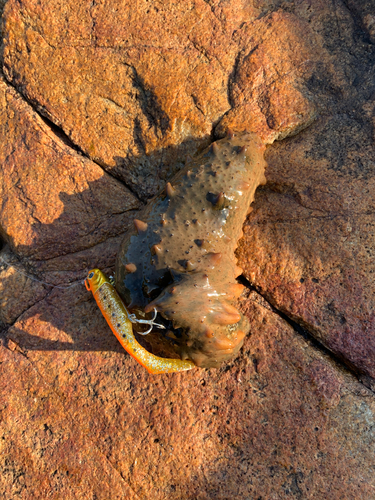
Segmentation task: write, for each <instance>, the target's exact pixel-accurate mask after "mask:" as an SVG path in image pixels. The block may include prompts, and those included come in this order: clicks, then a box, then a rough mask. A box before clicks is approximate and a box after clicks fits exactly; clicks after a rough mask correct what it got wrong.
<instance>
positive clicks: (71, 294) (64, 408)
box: [0, 0, 375, 500]
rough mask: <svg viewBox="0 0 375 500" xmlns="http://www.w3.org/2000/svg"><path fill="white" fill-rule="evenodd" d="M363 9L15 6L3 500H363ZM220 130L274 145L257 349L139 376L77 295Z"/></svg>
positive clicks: (368, 105) (366, 411) (7, 41)
mask: <svg viewBox="0 0 375 500" xmlns="http://www.w3.org/2000/svg"><path fill="white" fill-rule="evenodd" d="M3 4H4V2H1V1H0V6H2V5H3ZM0 8H1V7H0ZM373 12H374V4H373V1H366V0H364V1H363V2H355V1H354V0H347V1H345V2H340V1H335V2H333V1H330V0H328V1H327V2H320V1H319V0H312V1H311V0H309V1H308V0H306V1H305V0H302V1H300V2H282V1H279V0H270V1H268V0H267V1H262V0H261V1H256V2H255V1H254V2H253V1H250V2H241V1H240V0H238V1H237V0H228V1H227V2H220V3H219V2H216V1H212V2H211V1H210V2H207V1H206V2H205V1H201V0H195V1H191V2H182V3H181V2H180V3H176V2H163V3H162V4H160V3H159V4H157V3H155V2H154V1H144V2H143V1H140V2H138V3H137V4H134V3H132V4H130V3H126V2H121V1H115V0H108V1H106V2H102V3H97V2H96V3H92V2H78V3H77V2H75V3H69V1H65V2H62V1H60V0H53V1H51V2H45V1H43V0H41V1H39V2H34V1H32V0H17V1H16V0H9V1H8V3H7V4H6V6H5V14H4V16H5V24H4V26H3V28H2V32H3V35H4V42H3V49H4V52H3V62H4V65H3V67H4V72H5V75H6V78H7V80H8V83H5V82H1V84H0V96H1V97H0V102H1V106H0V160H1V168H0V200H1V203H0V227H1V241H0V247H1V248H0V250H1V256H2V257H3V258H5V259H6V260H7V262H9V263H10V264H11V266H10V267H9V266H8V265H7V264H4V263H0V265H1V267H0V306H1V313H0V339H1V348H0V394H1V398H0V448H1V453H0V469H1V472H0V492H1V494H2V495H3V496H4V498H6V499H7V500H8V499H11V500H13V499H19V498H22V499H30V500H31V499H35V498H41V495H42V496H43V498H47V497H48V498H52V499H56V500H60V499H61V498H66V499H67V500H70V499H72V500H73V499H74V500H77V499H84V500H86V499H87V498H96V499H98V500H102V499H103V500H108V498H111V499H116V498H118V499H120V498H137V499H139V498H142V499H143V498H152V499H155V500H158V499H160V500H161V499H164V498H166V497H168V498H170V499H171V500H174V499H175V500H181V499H187V500H196V499H199V500H203V499H207V500H208V499H212V498H215V499H218V500H226V499H228V498H244V499H245V498H257V499H259V498H263V499H267V500H268V499H270V500H276V499H277V500H279V499H291V498H293V499H294V498H295V499H305V498H306V499H314V500H315V499H317V498H318V499H319V498H330V499H332V500H339V499H340V500H342V499H345V500H346V499H348V500H349V499H350V500H351V499H352V500H372V499H373V497H374V493H373V492H374V488H375V482H374V474H373V470H374V467H375V464H374V456H375V454H374V451H375V449H374V448H375V439H374V438H375V436H374V429H375V425H374V421H375V419H374V412H375V399H374V392H373V391H374V390H375V385H373V384H374V379H373V378H372V377H373V376H374V364H373V363H374V361H373V360H374V344H373V338H374V336H373V325H374V314H373V313H374V281H373V279H374V278H373V276H374V264H373V260H374V259H373V251H374V241H373V224H374V223H373V214H374V202H373V196H372V193H373V192H374V186H373V184H374V176H373V172H374V168H373V163H372V162H373V143H374V135H373V127H374V118H373V116H374V115H373V112H374V95H375V88H374V81H375V79H374V74H373V57H374V52H373V51H374V46H373V44H372V43H371V40H372V37H373V23H372V17H371V16H372V15H373ZM42 117H43V118H42ZM314 117H315V118H316V121H315V123H312V121H313V119H314ZM309 124H310V127H309V128H306V127H307V126H308V125H309ZM229 125H230V126H232V127H234V128H235V129H237V130H245V129H247V130H249V131H253V132H256V133H257V134H259V135H260V136H261V137H262V139H263V140H264V141H265V142H267V143H272V142H273V141H274V140H275V139H282V138H284V140H283V141H281V142H275V143H273V144H272V145H270V146H269V147H268V151H267V152H266V159H267V161H268V170H267V172H266V176H267V179H268V184H267V185H266V186H265V187H263V188H261V189H260V190H258V192H257V194H256V201H255V204H254V205H253V208H254V210H253V212H252V213H251V214H250V215H249V217H248V219H247V221H246V224H245V225H244V238H243V239H242V242H241V244H240V248H239V250H238V252H237V253H238V257H239V259H240V263H241V266H242V267H243V268H244V274H245V277H246V278H247V280H248V281H249V282H251V284H252V285H253V287H255V289H256V290H257V292H259V293H261V294H262V295H263V297H265V299H267V301H268V302H266V300H265V299H264V298H262V297H261V296H260V295H259V294H258V293H256V292H255V291H253V292H250V291H249V290H248V291H247V292H246V293H245V295H244V296H243V298H242V300H241V304H242V311H243V312H244V313H245V314H246V316H247V318H248V320H249V322H250V327H251V328H250V330H251V334H250V335H248V336H247V337H246V339H245V343H244V347H243V348H242V350H241V351H240V354H239V355H238V357H237V358H236V359H234V360H233V361H231V362H230V363H228V364H227V365H225V366H223V367H222V368H220V369H218V370H199V369H196V370H192V371H191V372H187V373H183V374H177V375H176V374H173V375H165V376H160V377H152V376H150V375H148V374H147V372H145V370H144V369H142V367H140V366H139V365H137V364H136V362H135V361H134V360H133V359H132V358H130V357H129V356H128V355H126V354H125V353H124V352H123V351H122V349H121V348H120V346H119V345H118V344H117V341H116V339H115V338H114V337H113V336H112V335H111V333H110V331H109V329H108V327H107V325H106V324H105V321H104V319H103V318H102V317H101V315H100V312H99V311H98V309H97V307H96V305H95V302H94V301H93V299H92V297H91V296H90V293H89V292H87V291H86V290H85V289H84V287H83V285H82V283H81V281H82V279H83V278H84V276H85V272H86V270H87V269H89V268H91V267H93V266H97V267H100V268H102V269H103V270H107V271H110V270H111V269H113V265H114V260H115V256H116V253H117V250H118V246H119V241H120V238H121V234H120V233H123V232H124V231H126V229H127V228H128V227H129V224H130V223H131V219H132V218H133V216H134V215H135V213H136V210H137V209H138V208H139V207H140V206H141V204H140V202H139V201H138V199H137V196H139V197H141V198H144V199H145V198H147V197H148V196H150V195H152V194H153V193H156V192H157V191H158V189H159V188H160V187H162V186H164V183H165V181H167V180H169V179H170V178H171V175H172V174H173V173H174V172H176V171H178V170H179V169H180V168H181V166H182V165H183V164H184V162H185V160H186V153H187V152H190V153H195V151H196V150H197V148H198V149H199V148H200V147H202V148H203V147H204V146H206V145H207V144H208V143H209V142H211V140H212V139H213V138H219V137H221V136H222V135H223V134H224V131H225V129H226V127H227V126H229ZM304 128H305V130H302V129H304ZM293 134H295V135H294V137H288V138H286V139H285V137H287V136H290V135H293ZM296 134H298V135H296ZM103 169H104V170H103ZM105 170H106V171H107V173H105ZM110 174H112V176H111V175H110ZM113 176H116V177H117V179H118V180H115V179H114V178H113ZM123 182H125V184H126V185H124V184H123ZM129 188H131V189H132V191H133V192H134V193H135V194H136V195H137V196H135V195H133V194H132V192H130V190H129ZM6 244H7V246H5V245H6ZM20 272H21V273H23V274H20ZM25 274H28V275H30V276H29V277H28V276H25ZM31 278H33V279H31ZM34 279H39V280H42V281H44V283H40V282H37V281H34ZM244 283H245V284H246V281H245V280H244ZM70 284H71V285H74V286H72V287H70V288H66V289H64V288H58V287H56V286H55V285H57V286H59V287H60V286H61V287H64V286H65V285H70ZM51 285H54V286H51ZM247 285H249V283H247ZM270 303H271V304H272V307H271V306H270ZM5 324H7V325H8V326H7V327H5ZM9 325H11V326H9ZM303 336H304V337H305V338H303ZM314 337H315V339H314ZM306 339H309V340H306ZM323 344H324V345H325V346H326V348H324V347H323ZM153 348H154V349H157V347H155V346H153ZM160 349H161V350H162V349H163V346H162V345H161V346H160ZM156 353H157V352H156ZM356 373H359V374H360V379H358V378H357V377H356V376H355V374H356ZM361 379H362V380H363V381H365V383H366V384H367V386H368V387H373V390H372V391H371V390H370V389H369V388H368V387H366V386H365V385H364V384H363V383H361V382H360V380H361Z"/></svg>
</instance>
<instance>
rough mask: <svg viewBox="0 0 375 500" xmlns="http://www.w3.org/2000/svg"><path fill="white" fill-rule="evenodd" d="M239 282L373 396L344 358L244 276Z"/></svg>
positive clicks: (359, 374) (368, 387) (240, 277)
mask: <svg viewBox="0 0 375 500" xmlns="http://www.w3.org/2000/svg"><path fill="white" fill-rule="evenodd" d="M238 280H239V282H240V283H241V284H242V285H244V286H245V287H246V288H247V289H248V290H251V291H253V292H256V293H257V294H258V295H259V296H260V297H262V299H263V300H264V301H265V302H266V303H267V304H268V305H269V307H270V309H271V311H272V312H273V313H274V314H276V315H277V316H279V317H280V318H281V319H283V320H284V321H285V322H286V323H287V324H288V325H289V326H291V327H292V329H293V331H294V332H295V333H297V334H298V335H299V336H301V337H303V338H304V339H305V340H306V341H307V342H308V344H309V345H310V346H311V347H313V348H314V349H316V350H317V351H319V352H321V353H322V354H325V355H326V356H327V357H328V358H329V359H331V360H332V361H334V362H335V363H336V364H337V365H338V366H339V367H340V368H341V369H343V370H344V371H345V372H346V373H349V374H350V375H352V376H354V377H355V379H356V380H357V381H358V382H359V383H360V384H361V385H363V386H364V387H366V389H368V390H369V391H371V392H372V393H373V394H374V395H375V391H374V390H373V389H372V388H371V387H370V386H369V385H370V383H369V385H366V383H364V381H363V380H362V376H363V377H364V378H365V379H366V378H369V379H370V378H371V377H368V376H366V375H365V374H363V375H362V374H361V373H358V372H357V371H356V370H354V369H353V368H351V367H350V366H348V364H347V363H346V362H345V360H344V358H341V357H340V356H337V355H336V354H335V353H334V352H332V351H331V350H330V349H328V347H326V346H325V345H324V344H323V343H322V342H320V341H319V340H318V339H316V338H315V337H314V336H313V335H312V334H311V333H310V332H309V331H308V330H306V329H305V328H303V327H302V326H301V325H299V324H298V323H297V322H296V321H294V320H292V319H291V318H290V317H289V316H287V314H286V313H284V312H282V311H280V309H277V308H276V307H275V306H274V305H273V304H272V303H271V302H270V301H269V300H268V299H267V298H266V297H265V296H264V295H263V294H262V293H261V292H260V290H259V288H257V287H256V286H254V285H252V284H251V283H250V281H249V280H248V279H247V278H245V276H243V275H241V276H239V277H238Z"/></svg>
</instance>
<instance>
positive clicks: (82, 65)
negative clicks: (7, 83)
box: [4, 0, 316, 196]
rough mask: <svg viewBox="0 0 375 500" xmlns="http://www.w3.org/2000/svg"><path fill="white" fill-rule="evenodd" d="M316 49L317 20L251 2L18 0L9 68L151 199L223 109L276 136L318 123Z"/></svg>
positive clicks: (11, 20)
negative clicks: (311, 84) (313, 89)
mask: <svg viewBox="0 0 375 500" xmlns="http://www.w3.org/2000/svg"><path fill="white" fill-rule="evenodd" d="M51 20H52V21H51ZM67 26H69V29H67ZM275 36H277V38H278V43H277V44H275V43H274V39H275ZM315 58H316V51H315V47H314V37H313V35H312V33H311V32H310V30H309V26H308V24H307V23H306V22H304V21H303V20H302V19H298V18H297V17H295V16H293V15H292V14H289V13H286V12H284V11H282V10H280V11H278V12H277V13H272V11H271V12H270V13H267V10H266V9H264V7H263V6H259V7H256V6H248V7H244V6H243V5H242V2H241V1H239V0H232V1H231V2H228V4H226V5H225V6H224V5H222V4H219V5H216V4H212V5H210V4H209V3H207V2H204V1H202V0H191V1H188V2H183V3H180V4H178V5H176V4H175V2H172V1H168V2H163V4H157V5H156V4H155V5H154V4H150V3H149V2H147V1H142V2H140V3H139V5H138V6H137V9H133V8H130V7H129V4H128V3H127V2H125V1H124V0H112V1H111V2H105V3H98V4H95V5H93V4H92V2H91V1H85V2H80V3H79V4H76V5H75V4H72V5H70V4H69V7H68V5H67V4H66V2H62V1H61V0H54V1H53V2H48V3H45V4H44V3H43V2H42V3H35V2H33V1H30V0H23V1H22V2H21V3H19V2H18V1H15V0H10V1H9V2H8V4H7V7H6V13H5V37H4V72H5V74H6V75H7V77H8V78H9V79H10V80H11V81H12V83H13V84H14V85H15V86H16V87H17V88H18V89H19V90H20V91H22V93H24V95H26V96H27V98H28V99H29V100H30V101H31V102H32V103H33V104H34V105H35V106H36V107H37V109H38V110H39V111H40V112H41V113H42V114H43V115H45V116H47V117H48V118H49V119H50V120H51V121H52V122H53V123H55V124H56V125H58V126H59V127H61V128H62V129H63V130H64V132H65V133H66V134H67V135H68V136H69V138H70V139H71V140H72V141H73V142H74V144H76V145H77V146H78V147H79V148H80V149H81V150H82V151H84V152H85V153H86V154H87V155H88V156H89V157H90V158H92V159H94V160H95V161H97V162H98V163H99V164H100V165H102V166H103V167H104V168H106V169H107V170H108V171H110V172H112V173H113V174H114V175H116V176H117V177H119V178H120V179H122V180H124V181H125V182H126V183H127V184H128V185H129V186H133V188H134V189H136V190H137V192H139V193H140V194H141V195H143V196H150V195H151V194H155V193H156V192H157V191H158V189H160V188H161V187H162V186H163V185H164V183H165V179H166V177H168V176H170V175H171V173H175V172H176V171H177V169H178V168H179V167H181V165H182V163H181V162H183V160H184V157H186V154H187V152H194V151H195V148H196V145H197V143H201V144H204V143H207V141H208V139H209V136H210V134H211V133H212V130H213V126H214V125H215V124H216V123H218V122H219V121H220V120H221V119H222V118H223V117H225V119H224V121H223V124H224V125H225V127H227V126H231V125H235V126H236V128H237V129H238V128H239V130H247V131H255V132H257V133H260V134H261V136H262V137H263V138H264V139H265V140H267V141H268V142H272V141H273V140H274V139H275V138H278V137H282V136H285V135H288V133H290V132H291V131H292V130H294V131H297V130H298V129H300V128H303V127H304V126H306V125H307V124H308V123H309V122H310V121H311V119H312V118H313V116H314V115H315V113H314V105H313V104H312V102H310V99H309V97H308V92H307V89H306V88H305V89H304V88H303V82H304V81H305V80H306V79H307V78H308V76H309V75H310V74H311V67H312V66H313V61H314V59H315ZM280 74H282V75H283V77H282V78H279V75H280ZM226 115H228V116H226Z"/></svg>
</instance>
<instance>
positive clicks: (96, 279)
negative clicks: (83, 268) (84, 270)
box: [85, 269, 110, 293]
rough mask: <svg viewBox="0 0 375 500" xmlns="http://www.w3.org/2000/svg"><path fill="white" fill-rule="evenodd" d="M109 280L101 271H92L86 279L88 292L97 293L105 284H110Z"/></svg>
mask: <svg viewBox="0 0 375 500" xmlns="http://www.w3.org/2000/svg"><path fill="white" fill-rule="evenodd" d="M109 282H110V281H109V279H108V278H107V276H106V275H105V274H104V273H103V272H102V271H101V270H100V269H91V271H90V272H89V274H88V275H87V278H86V279H85V286H86V288H87V290H89V291H91V292H92V293H96V292H97V291H98V290H99V288H100V287H101V286H102V285H104V283H109Z"/></svg>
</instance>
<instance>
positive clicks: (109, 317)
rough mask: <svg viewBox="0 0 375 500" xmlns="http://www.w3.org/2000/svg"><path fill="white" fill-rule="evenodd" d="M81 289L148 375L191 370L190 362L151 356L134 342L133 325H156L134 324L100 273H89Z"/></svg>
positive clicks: (146, 321)
mask: <svg viewBox="0 0 375 500" xmlns="http://www.w3.org/2000/svg"><path fill="white" fill-rule="evenodd" d="M85 285H86V288H87V290H89V291H91V292H92V294H93V296H94V298H95V300H96V303H97V304H98V306H99V308H100V310H101V312H102V314H103V316H104V318H105V319H106V321H107V323H108V325H109V327H110V328H111V330H112V332H113V333H114V334H115V336H116V337H117V340H118V341H119V342H120V344H121V345H122V347H123V348H124V349H125V350H126V351H127V352H128V353H129V354H130V356H132V357H133V358H134V359H135V360H136V361H138V363H140V364H141V365H142V366H144V367H145V368H146V370H147V371H148V372H149V373H152V374H157V373H171V372H180V371H186V370H191V369H192V368H194V367H195V364H194V363H192V362H191V361H183V360H181V359H168V358H160V357H159V356H155V355H154V354H151V353H150V352H148V351H147V350H146V349H144V348H143V347H142V346H141V345H140V344H139V343H138V342H137V340H136V339H135V337H134V334H133V325H132V323H133V322H137V323H147V324H149V325H150V327H151V328H152V326H153V325H157V324H156V323H154V319H152V320H137V319H136V318H135V317H134V315H131V314H129V313H128V311H127V309H126V307H125V305H124V303H123V302H122V300H121V298H120V297H119V295H118V293H117V292H116V290H115V288H114V287H113V285H112V284H111V282H110V280H109V279H108V278H107V276H106V275H105V274H104V273H103V272H102V271H100V270H99V269H92V270H91V271H90V272H89V274H88V276H87V278H86V280H85ZM157 326H158V327H160V326H162V325H157ZM145 333H147V332H145Z"/></svg>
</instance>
